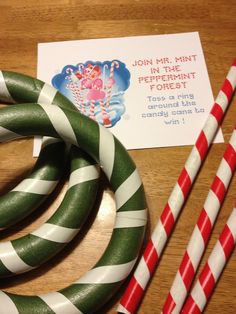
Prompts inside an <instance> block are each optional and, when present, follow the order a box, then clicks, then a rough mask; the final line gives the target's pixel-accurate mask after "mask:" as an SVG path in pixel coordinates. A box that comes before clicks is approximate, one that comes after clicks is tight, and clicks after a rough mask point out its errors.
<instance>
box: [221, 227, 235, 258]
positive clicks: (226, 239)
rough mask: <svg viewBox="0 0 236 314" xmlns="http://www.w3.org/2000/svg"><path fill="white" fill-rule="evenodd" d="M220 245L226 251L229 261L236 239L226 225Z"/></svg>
mask: <svg viewBox="0 0 236 314" xmlns="http://www.w3.org/2000/svg"><path fill="white" fill-rule="evenodd" d="M219 241H220V244H221V246H222V248H223V250H224V253H225V256H226V258H227V259H228V258H229V256H230V253H231V252H232V249H233V247H234V238H233V236H232V233H231V231H230V229H229V227H228V226H227V225H225V227H224V229H223V231H222V233H221V235H220V238H219Z"/></svg>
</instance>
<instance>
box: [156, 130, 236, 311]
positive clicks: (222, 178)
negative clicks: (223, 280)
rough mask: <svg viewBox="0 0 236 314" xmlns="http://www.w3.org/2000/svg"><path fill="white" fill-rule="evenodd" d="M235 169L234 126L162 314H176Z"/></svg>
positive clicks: (235, 132)
mask: <svg viewBox="0 0 236 314" xmlns="http://www.w3.org/2000/svg"><path fill="white" fill-rule="evenodd" d="M235 167H236V126H235V129H234V131H233V133H232V136H231V138H230V141H229V144H228V145H227V147H226V151H225V153H224V157H223V159H222V161H221V163H220V166H219V168H218V170H217V174H216V176H215V178H214V180H213V182H212V185H211V188H210V190H209V193H208V195H207V198H206V201H205V203H204V206H203V209H202V210H201V213H200V216H199V218H198V220H197V224H196V226H195V228H194V231H193V233H192V236H191V239H190V241H189V243H188V247H187V250H186V252H185V254H184V256H183V259H182V261H181V264H180V267H179V270H178V272H177V274H176V277H175V279H174V282H173V284H172V286H171V289H170V293H169V294H168V297H167V299H166V302H165V304H164V307H163V309H162V312H163V313H164V314H165V313H179V312H180V310H181V308H182V306H183V303H184V300H185V298H186V296H187V293H188V291H189V289H190V286H191V284H192V282H193V279H194V275H195V272H196V271H197V268H198V265H199V263H200V260H201V257H202V255H203V253H204V251H205V248H206V245H207V242H208V240H209V238H210V235H211V231H212V228H213V226H214V223H215V220H216V217H217V214H218V212H219V210H220V206H221V204H222V202H223V199H224V197H225V194H226V192H227V189H228V186H229V183H230V180H231V178H232V175H233V173H234V171H235Z"/></svg>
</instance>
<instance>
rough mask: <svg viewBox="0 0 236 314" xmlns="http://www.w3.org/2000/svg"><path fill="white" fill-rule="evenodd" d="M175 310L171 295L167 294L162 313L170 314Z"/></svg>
mask: <svg viewBox="0 0 236 314" xmlns="http://www.w3.org/2000/svg"><path fill="white" fill-rule="evenodd" d="M174 308H175V301H174V300H173V298H172V296H171V294H170V293H169V294H168V297H167V299H166V304H165V307H163V310H162V312H163V313H165V314H170V313H171V312H172V311H173V310H174Z"/></svg>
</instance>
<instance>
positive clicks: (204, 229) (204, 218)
mask: <svg viewBox="0 0 236 314" xmlns="http://www.w3.org/2000/svg"><path fill="white" fill-rule="evenodd" d="M197 226H198V229H199V231H200V232H201V235H202V238H203V240H204V243H205V245H206V244H207V241H208V235H209V233H210V232H211V228H212V225H211V221H210V218H209V217H208V215H207V213H206V211H205V209H204V208H203V209H202V211H201V214H200V216H199V218H198V221H197Z"/></svg>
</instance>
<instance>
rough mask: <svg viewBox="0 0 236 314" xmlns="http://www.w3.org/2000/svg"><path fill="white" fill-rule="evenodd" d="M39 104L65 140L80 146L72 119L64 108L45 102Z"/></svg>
mask: <svg viewBox="0 0 236 314" xmlns="http://www.w3.org/2000/svg"><path fill="white" fill-rule="evenodd" d="M39 106H41V107H42V109H43V110H44V111H45V113H46V114H47V116H48V118H49V120H50V121H51V123H52V125H53V127H54V128H55V130H56V131H57V133H58V134H59V135H60V137H61V138H62V139H63V140H64V141H65V142H71V143H72V144H74V145H77V146H78V143H77V139H76V136H75V133H74V130H73V129H72V126H71V124H70V121H69V120H68V118H67V116H66V115H65V113H64V112H63V110H62V109H61V108H59V107H58V106H49V105H44V104H39Z"/></svg>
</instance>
